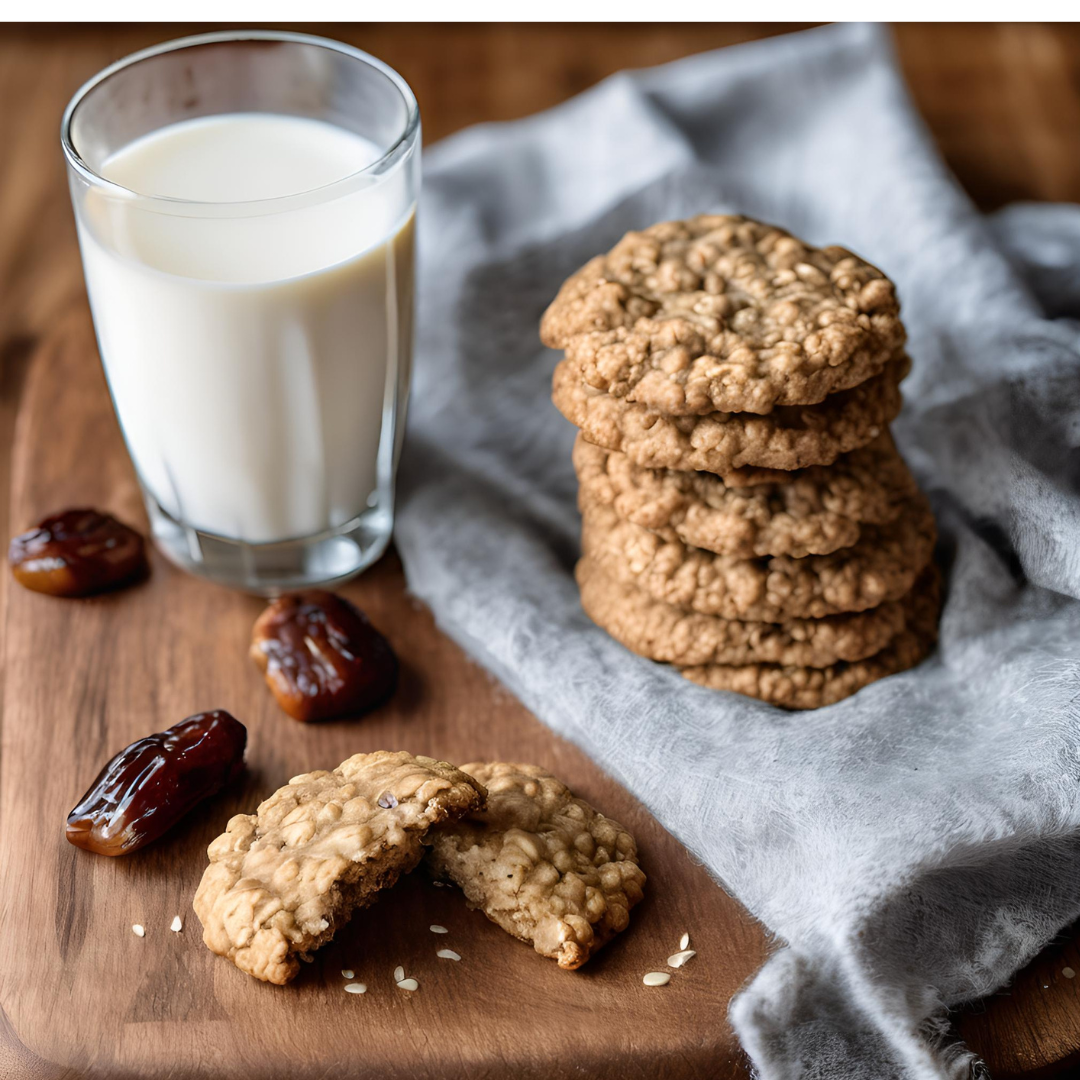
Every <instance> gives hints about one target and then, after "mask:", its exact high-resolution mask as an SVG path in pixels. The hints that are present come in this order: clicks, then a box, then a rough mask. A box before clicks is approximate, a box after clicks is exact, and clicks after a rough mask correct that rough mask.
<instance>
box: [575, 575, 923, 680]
mask: <svg viewBox="0 0 1080 1080" xmlns="http://www.w3.org/2000/svg"><path fill="white" fill-rule="evenodd" d="M574 573H575V577H576V578H577V582H578V585H579V587H580V589H581V606H582V607H583V608H584V609H585V614H586V615H588V616H589V618H590V619H592V621H593V622H594V623H596V624H597V626H599V627H601V628H602V629H604V630H606V631H607V632H608V633H609V634H610V635H611V636H612V637H613V638H615V640H616V641H618V642H620V643H621V644H623V645H625V646H626V647H627V648H628V649H630V650H631V651H632V652H636V653H638V654H639V655H640V656H645V657H648V658H649V659H650V660H662V661H665V662H667V663H670V664H679V665H702V664H754V663H769V664H796V665H799V666H801V667H828V666H829V665H830V664H835V663H837V662H838V661H840V660H863V659H865V658H866V657H868V656H873V655H874V653H877V652H880V651H881V650H882V649H884V648H885V646H886V645H888V644H889V642H890V641H891V640H892V639H893V638H894V637H896V635H897V634H898V633H900V631H901V630H903V628H904V607H903V601H902V600H893V601H890V602H888V603H884V604H881V605H880V606H879V607H876V608H871V609H870V610H869V611H863V612H858V613H856V614H851V615H830V616H828V617H826V618H824V619H793V620H792V621H791V622H786V623H767V622H744V621H741V620H738V619H720V618H717V617H716V616H715V615H700V614H698V613H696V612H688V611H683V610H682V609H680V608H677V607H674V606H672V605H671V604H665V603H664V602H663V601H661V600H655V599H654V598H653V597H651V596H649V595H648V593H645V592H642V591H641V590H640V589H635V588H633V586H630V585H623V584H622V583H620V582H619V581H616V580H615V579H614V578H612V577H611V576H610V575H608V574H606V573H605V572H604V571H603V570H602V569H601V568H600V567H598V566H597V565H596V564H595V563H593V562H592V561H591V560H590V559H582V560H581V561H580V562H579V563H578V564H577V568H576V570H575V572H574Z"/></svg>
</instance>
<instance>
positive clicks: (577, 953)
mask: <svg viewBox="0 0 1080 1080" xmlns="http://www.w3.org/2000/svg"><path fill="white" fill-rule="evenodd" d="M462 769H463V771H464V772H466V773H468V774H469V775H470V776H472V777H474V778H475V779H476V780H478V781H479V782H480V783H481V784H483V785H484V786H485V787H486V788H487V791H488V798H487V803H486V807H485V809H483V810H477V811H474V812H471V813H470V814H469V815H468V816H467V817H465V818H463V819H461V820H459V821H456V822H453V823H448V824H446V825H443V826H441V827H440V828H438V829H433V830H432V831H431V832H430V833H429V834H428V835H427V837H426V838H425V840H424V843H425V844H427V845H428V846H429V851H428V853H427V856H426V858H425V865H426V866H427V867H428V869H429V870H430V871H431V873H432V874H433V875H434V876H435V877H436V878H442V879H448V880H450V881H452V882H454V884H456V885H458V886H459V887H460V888H461V890H462V891H463V892H464V893H465V899H466V900H467V901H468V903H469V906H470V907H473V908H479V909H480V910H481V911H482V912H483V913H484V914H485V915H486V916H487V917H488V918H489V919H491V920H492V922H495V923H498V925H499V926H501V927H502V928H503V929H504V930H506V931H507V932H509V933H511V934H513V935H514V937H517V938H520V939H521V940H522V941H527V942H529V943H531V944H532V945H533V947H534V948H535V949H536V951H537V952H538V953H540V954H541V955H542V956H549V957H551V958H552V959H554V960H557V961H558V963H559V967H562V968H567V969H570V970H573V969H574V968H579V967H581V965H582V964H584V963H585V962H586V961H587V960H588V959H589V957H590V956H592V955H593V954H594V953H595V952H597V950H599V949H600V948H601V947H602V946H603V945H604V944H605V943H606V942H607V941H609V940H610V939H611V938H612V937H614V936H615V934H617V933H619V931H621V930H625V929H626V927H627V925H628V923H629V921H630V909H631V908H632V907H633V906H634V905H635V904H636V903H637V902H638V901H639V900H641V898H642V888H643V886H644V884H645V874H644V873H643V872H642V870H641V867H640V866H638V862H637V845H636V843H635V842H634V838H633V836H631V835H630V833H628V832H627V831H626V829H624V828H623V827H622V826H621V825H619V824H618V823H617V822H614V821H612V820H611V819H610V818H606V817H604V815H603V814H600V813H597V811H595V810H594V809H593V808H592V807H591V806H589V804H588V803H586V802H583V801H582V800H581V799H576V798H574V796H573V795H572V794H571V793H570V791H569V790H568V789H567V787H566V785H565V784H563V783H562V782H561V781H559V780H557V779H556V778H555V777H554V776H552V775H551V774H550V773H548V772H545V771H544V770H543V769H540V768H538V767H537V766H535V765H512V764H507V763H506V762H474V763H472V764H469V765H465V766H463V767H462Z"/></svg>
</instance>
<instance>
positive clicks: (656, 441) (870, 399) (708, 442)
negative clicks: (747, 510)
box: [552, 356, 910, 475]
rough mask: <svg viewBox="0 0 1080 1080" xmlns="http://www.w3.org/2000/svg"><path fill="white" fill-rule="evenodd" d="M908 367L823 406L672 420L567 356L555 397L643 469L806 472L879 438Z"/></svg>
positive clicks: (576, 420) (573, 419)
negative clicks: (602, 382)
mask: <svg viewBox="0 0 1080 1080" xmlns="http://www.w3.org/2000/svg"><path fill="white" fill-rule="evenodd" d="M909 368H910V361H909V360H908V358H907V357H906V356H902V357H901V358H899V359H897V360H893V361H891V362H890V363H888V364H887V365H886V367H885V370H884V371H882V372H881V374H880V375H876V376H874V377H873V378H872V379H867V380H866V382H863V383H860V384H859V385H858V386H856V387H855V388H854V389H851V390H845V391H843V392H842V393H837V394H832V395H830V396H829V397H827V398H826V399H825V400H824V401H823V402H821V404H819V405H807V406H796V405H789V406H781V407H778V408H776V409H774V410H773V411H772V413H770V414H769V415H768V416H755V415H754V414H752V413H746V412H737V413H731V412H714V413H708V414H706V415H704V416H671V415H668V414H666V413H660V412H657V411H656V410H654V409H651V408H649V407H648V406H647V405H642V404H641V403H640V402H635V401H630V400H628V399H627V398H625V397H621V398H620V397H615V396H613V395H612V394H608V393H605V392H604V391H601V390H596V389H594V388H593V387H591V386H588V385H587V384H586V383H585V382H584V380H583V379H582V377H581V371H580V368H579V367H578V365H577V364H576V363H575V362H574V361H573V360H572V359H571V358H570V357H566V358H565V359H563V360H562V361H560V363H559V365H558V366H557V367H556V369H555V375H554V378H553V380H552V400H553V401H554V402H555V406H556V408H558V410H559V412H561V413H562V414H563V416H565V417H566V419H567V420H569V421H570V423H572V424H574V425H575V426H576V427H578V428H580V429H581V432H582V434H583V435H584V437H585V438H586V439H587V440H588V441H589V442H591V443H594V444H596V445H597V446H602V447H604V448H605V449H607V450H618V451H621V452H622V453H625V454H626V456H627V457H628V458H630V460H631V461H633V462H634V463H635V464H637V465H643V466H645V467H646V468H650V469H676V470H702V471H705V472H713V473H720V474H721V475H723V474H726V473H730V472H732V471H734V470H736V469H741V468H743V467H745V466H754V467H756V468H765V469H782V470H790V469H802V468H806V467H807V466H808V465H831V464H832V463H833V462H834V461H835V460H836V459H837V458H838V457H839V456H840V455H841V454H846V453H848V452H849V451H851V450H856V449H858V448H859V447H860V446H865V445H866V444H867V443H869V442H872V441H873V440H874V439H876V438H877V437H878V436H879V435H880V434H881V433H882V431H883V430H884V429H885V427H886V425H887V424H888V423H889V422H890V421H891V420H892V419H893V418H894V417H895V416H896V414H897V413H898V412H899V411H900V405H901V397H900V387H899V382H900V380H901V379H902V378H903V377H904V376H905V375H906V374H907V372H908V370H909Z"/></svg>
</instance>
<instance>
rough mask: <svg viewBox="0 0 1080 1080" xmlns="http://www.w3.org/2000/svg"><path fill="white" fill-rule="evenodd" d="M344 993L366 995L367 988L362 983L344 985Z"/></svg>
mask: <svg viewBox="0 0 1080 1080" xmlns="http://www.w3.org/2000/svg"><path fill="white" fill-rule="evenodd" d="M345 993H346V994H366V993H367V987H366V986H365V985H364V984H363V983H346V984H345Z"/></svg>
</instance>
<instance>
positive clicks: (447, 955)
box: [435, 949, 461, 960]
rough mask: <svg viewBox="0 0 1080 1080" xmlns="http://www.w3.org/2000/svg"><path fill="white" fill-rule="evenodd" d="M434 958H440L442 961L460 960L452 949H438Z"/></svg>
mask: <svg viewBox="0 0 1080 1080" xmlns="http://www.w3.org/2000/svg"><path fill="white" fill-rule="evenodd" d="M435 955H436V956H438V957H441V958H442V959H443V960H460V959H461V957H460V956H459V955H458V954H457V953H456V952H454V950H453V949H440V950H439V951H438V952H437V953H436V954H435Z"/></svg>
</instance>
